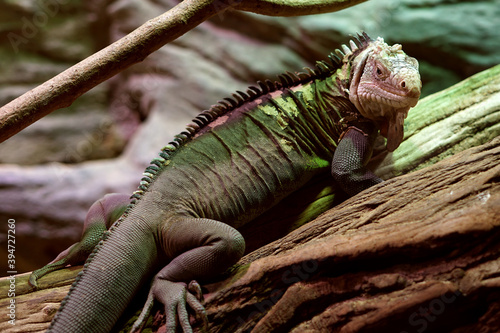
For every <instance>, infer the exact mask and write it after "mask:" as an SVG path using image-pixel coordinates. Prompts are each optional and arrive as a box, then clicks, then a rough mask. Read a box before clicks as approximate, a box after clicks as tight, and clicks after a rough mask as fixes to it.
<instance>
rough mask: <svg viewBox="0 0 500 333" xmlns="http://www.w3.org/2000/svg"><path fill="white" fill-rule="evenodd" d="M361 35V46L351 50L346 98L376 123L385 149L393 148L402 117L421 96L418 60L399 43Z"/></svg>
mask: <svg viewBox="0 0 500 333" xmlns="http://www.w3.org/2000/svg"><path fill="white" fill-rule="evenodd" d="M364 37H366V39H365V43H363V44H365V45H363V46H364V47H362V48H359V49H356V50H353V51H358V52H352V54H351V55H350V56H351V57H350V58H351V59H349V60H350V66H351V67H350V68H351V71H350V77H351V79H350V85H349V99H350V100H351V102H352V103H353V104H354V105H355V106H356V108H357V109H358V110H359V112H360V113H361V115H363V116H364V117H366V118H368V119H371V120H374V121H375V122H377V123H378V124H379V126H380V132H381V134H382V135H384V136H385V137H386V138H387V150H389V151H394V150H395V149H396V148H397V147H398V146H399V144H400V143H401V141H402V140H403V134H404V132H403V122H404V119H405V118H406V116H407V115H408V111H409V110H410V108H411V107H414V106H415V105H416V104H417V101H418V98H419V97H420V90H421V88H422V82H421V81H420V74H419V72H418V61H417V60H416V59H415V58H412V57H409V56H407V55H406V54H405V53H404V52H403V50H402V49H401V45H399V44H395V45H392V46H390V45H388V44H386V43H385V42H384V40H383V39H382V38H380V37H379V38H377V39H376V40H371V39H369V37H368V36H367V35H366V34H364ZM352 46H354V44H353V43H351V47H352Z"/></svg>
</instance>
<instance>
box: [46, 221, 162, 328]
mask: <svg viewBox="0 0 500 333" xmlns="http://www.w3.org/2000/svg"><path fill="white" fill-rule="evenodd" d="M122 219H123V221H121V220H122ZM117 223H120V224H121V225H120V228H115V227H112V228H111V229H110V230H109V231H108V232H107V233H105V236H104V237H103V240H101V242H100V243H99V245H97V246H96V248H95V250H94V252H93V253H92V254H91V255H90V256H89V258H88V260H87V262H86V263H85V265H84V269H83V271H82V272H81V273H80V275H79V276H78V278H77V280H76V281H75V283H74V284H73V286H72V287H71V289H70V292H69V293H68V296H66V298H65V300H64V301H63V302H62V303H61V307H60V309H59V311H58V312H57V314H56V316H55V317H54V319H53V320H52V323H51V325H50V327H49V329H48V331H47V332H58V333H59V332H60V333H63V332H64V333H65V332H75V333H76V332H109V331H110V330H111V329H112V328H113V326H114V324H115V323H116V321H117V320H118V319H119V317H120V316H121V314H122V313H123V312H124V310H125V308H126V307H127V305H128V304H129V303H130V302H131V300H132V298H133V297H134V295H135V294H136V293H137V291H138V289H139V288H141V286H142V285H143V284H144V283H147V281H148V279H149V278H151V274H152V273H154V269H155V267H156V262H155V261H156V260H157V251H156V243H155V241H154V239H153V233H152V232H151V229H150V228H149V227H148V223H147V222H146V221H144V220H143V219H142V218H141V217H139V216H137V217H135V218H133V217H132V216H127V217H122V218H121V219H120V220H118V221H117ZM115 225H116V224H115Z"/></svg>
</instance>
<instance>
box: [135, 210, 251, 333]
mask: <svg viewBox="0 0 500 333" xmlns="http://www.w3.org/2000/svg"><path fill="white" fill-rule="evenodd" d="M161 233H162V235H163V239H162V240H161V242H162V248H163V250H164V251H165V253H166V254H167V256H168V257H170V258H173V259H172V261H170V262H169V263H168V264H167V265H166V266H165V267H164V268H163V269H162V270H161V271H160V272H159V273H158V274H157V275H156V276H155V278H154V280H153V283H152V287H151V290H150V292H149V295H148V299H147V301H146V305H145V306H144V309H143V311H142V313H141V315H140V316H139V318H138V319H137V321H136V322H135V323H134V326H133V328H132V332H136V331H137V330H138V329H140V328H141V326H142V325H143V324H144V322H145V320H146V319H147V315H148V313H149V311H150V310H151V308H152V305H153V301H154V300H155V299H156V300H158V301H160V302H161V303H162V304H163V305H164V308H165V315H166V332H167V333H175V332H176V328H177V323H179V325H180V326H181V327H182V329H183V331H184V333H188V332H192V328H191V325H190V323H189V315H188V309H187V308H188V307H189V308H191V309H192V310H194V311H195V313H196V314H197V316H198V317H199V318H201V319H203V320H204V321H205V322H207V318H206V313H205V308H204V307H203V305H202V304H201V302H200V300H201V289H200V287H199V285H198V284H197V282H195V281H194V280H196V279H199V278H210V277H214V276H217V275H219V274H220V273H223V272H224V271H225V270H226V269H228V268H229V267H231V266H232V265H234V264H235V263H236V262H237V261H238V260H239V259H240V258H241V256H243V253H244V251H245V241H244V239H243V236H242V235H241V234H240V233H239V232H238V231H237V230H236V229H234V228H232V227H231V226H229V225H227V224H225V223H222V222H219V221H215V220H210V219H204V218H193V217H189V216H176V217H174V218H172V221H171V222H170V223H168V224H167V227H164V228H163V229H162V230H161ZM184 281H191V283H190V284H189V285H186V283H185V282H184ZM193 294H197V296H195V295H193Z"/></svg>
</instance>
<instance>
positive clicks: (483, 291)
mask: <svg viewBox="0 0 500 333" xmlns="http://www.w3.org/2000/svg"><path fill="white" fill-rule="evenodd" d="M499 70H500V67H499V66H497V67H495V68H492V69H490V70H488V71H485V72H483V73H480V74H478V75H476V76H473V77H471V78H469V79H467V80H465V81H463V82H462V83H460V84H458V85H456V86H454V87H452V88H450V89H447V90H445V91H443V92H442V93H439V94H436V95H433V96H429V97H427V98H426V99H424V100H422V101H421V102H420V103H419V105H418V106H417V107H416V108H415V109H414V110H412V111H411V112H410V115H411V114H412V113H414V114H415V116H413V117H414V118H408V119H410V120H412V121H414V122H415V124H413V125H412V124H408V126H409V127H410V128H409V129H408V132H407V133H409V134H408V135H407V136H406V137H405V141H404V142H403V143H402V145H401V147H403V148H404V145H405V144H408V145H409V146H408V147H412V146H413V147H414V148H413V152H412V153H413V154H410V156H402V157H401V158H404V161H403V162H401V163H400V162H399V160H398V159H394V160H393V161H394V162H393V164H392V167H391V164H390V163H389V162H387V161H388V160H389V161H390V160H392V158H394V156H392V158H391V157H390V156H386V160H385V162H384V163H387V164H385V165H384V164H383V163H382V166H383V168H385V170H392V171H391V172H389V173H388V177H389V178H390V177H391V175H394V174H396V173H397V172H401V170H405V172H409V171H411V170H412V168H413V170H414V169H418V167H419V166H420V165H422V164H430V165H428V166H427V167H426V168H424V169H420V170H418V171H414V172H411V173H409V174H406V175H402V176H399V177H396V178H392V179H390V180H388V181H386V182H384V183H382V184H379V185H377V186H374V187H372V188H370V189H368V190H366V191H364V192H362V193H360V194H359V195H357V196H355V197H353V198H350V199H348V200H347V201H345V202H343V203H341V204H339V205H338V206H336V207H334V208H333V209H331V210H329V211H328V212H326V213H325V214H323V215H321V216H320V217H318V218H317V219H315V220H314V221H312V222H310V223H308V224H305V225H303V226H302V227H300V228H299V229H297V230H295V231H292V232H291V233H289V234H288V235H286V236H284V237H282V238H280V239H278V240H276V241H274V242H272V243H270V244H267V245H262V244H259V242H255V241H254V240H255V239H257V238H263V237H261V236H262V234H263V233H264V232H265V233H266V234H272V233H275V234H276V235H279V233H280V232H283V231H282V230H283V229H284V230H287V228H288V227H290V228H291V229H293V228H295V227H297V226H298V225H300V224H302V223H303V222H304V221H305V220H307V219H308V218H311V216H313V215H314V214H316V215H317V213H318V210H315V209H312V210H311V212H308V210H309V209H310V208H311V202H307V204H303V206H302V207H299V208H298V210H297V211H296V212H293V211H292V212H289V211H288V210H287V209H286V206H278V208H279V209H281V210H275V211H274V213H272V214H271V215H269V216H267V220H266V219H265V218H264V219H263V220H261V222H262V221H264V222H266V221H267V222H273V221H274V222H275V223H278V225H273V224H266V223H267V222H266V223H260V224H259V223H256V224H254V226H255V228H254V230H251V229H249V230H246V232H247V235H252V234H253V235H255V236H254V237H251V236H247V240H248V242H249V243H250V244H253V247H254V248H256V250H255V251H253V252H251V253H249V254H247V255H246V256H245V257H244V258H242V259H241V260H240V262H239V263H238V265H237V266H235V268H234V269H233V271H232V272H230V273H229V275H226V277H225V278H223V279H221V280H219V281H218V282H213V281H212V282H211V283H205V284H204V288H205V290H206V308H207V312H208V314H209V319H210V328H209V331H210V332H250V331H251V332H381V331H383V332H408V333H409V332H422V331H424V330H425V331H426V332H454V333H459V332H472V331H474V332H476V331H477V332H479V331H481V332H497V331H498V330H500V316H499V315H498V313H499V312H498V310H500V302H499V301H498V299H500V298H499V296H500V279H499V278H498V275H499V272H500V261H499V260H498V257H499V254H500V245H498V239H499V237H500V185H499V181H500V163H499V162H500V138H499V137H498V136H499V134H500V133H499V131H500V129H499V128H498V116H499V110H500V78H499V77H500V75H499ZM439 110H442V112H443V113H444V114H446V116H442V115H440V114H438V113H437V112H438V111H439ZM449 110H456V111H455V112H453V113H451V114H448V112H449ZM426 112H427V115H428V116H427V117H425V116H422V115H425V114H426ZM462 112H463V113H462ZM457 113H462V115H461V116H459V117H457V116H456V115H457ZM479 115H480V116H479ZM467 116H468V117H467ZM495 119H496V120H495ZM439 124H440V125H439ZM487 124H489V125H487ZM412 126H414V127H413V128H414V129H415V131H414V132H412V131H411V130H410V129H411V128H412ZM436 126H437V127H436ZM436 128H440V131H445V130H446V131H449V133H451V134H453V135H459V134H460V135H462V139H458V138H457V137H455V136H453V137H451V138H448V140H445V139H446V138H447V136H446V135H445V136H444V137H442V134H441V133H438V132H435V135H437V136H438V137H439V136H441V137H442V139H441V140H444V141H443V144H442V146H440V145H439V143H438V142H437V141H436V140H435V139H434V137H433V136H432V135H430V133H434V132H433V130H435V129H436ZM464 128H465V129H467V128H476V129H477V131H478V134H476V135H474V136H472V138H469V136H470V134H471V133H469V132H468V131H465V132H464V131H463V129H464ZM417 129H418V130H417ZM427 129H432V130H431V131H429V132H428V131H427ZM491 138H493V140H491V141H490V142H488V143H485V144H483V145H481V146H478V147H475V148H471V149H468V150H465V151H463V152H460V153H457V154H455V155H454V156H452V157H449V158H446V159H444V160H442V161H440V162H438V163H436V164H432V163H435V162H436V161H437V160H439V159H443V158H445V157H446V155H447V154H450V151H451V152H453V153H455V152H456V151H459V150H461V149H463V148H464V145H468V144H470V145H474V144H478V143H481V141H482V140H490V139H491ZM425 139H427V141H425ZM415 142H419V143H420V144H421V145H422V147H420V146H415ZM401 147H400V149H401ZM439 147H441V148H440V149H439ZM417 148H420V149H417ZM404 149H406V148H404ZM398 150H399V149H398ZM398 150H397V151H398ZM410 150H411V149H410V148H408V151H410ZM412 156H413V158H414V159H413V160H412ZM398 163H399V164H398ZM401 166H405V167H403V168H401ZM394 170H396V171H394ZM317 183H319V184H320V185H321V186H317V187H316V190H315V191H312V192H309V193H316V196H313V200H314V199H318V200H319V201H321V202H320V203H319V204H318V207H319V210H320V211H321V210H325V207H327V206H328V205H329V204H330V203H331V202H333V201H334V199H332V198H334V197H335V195H336V194H335V189H334V188H333V187H329V186H325V185H324V182H323V183H322V182H321V181H319V182H317ZM312 188H315V187H314V186H313V187H312ZM328 188H330V190H328ZM318 189H319V190H320V191H319V192H318V191H317V190H318ZM325 189H327V190H326V192H325ZM303 199H304V195H302V196H299V197H298V201H296V202H299V201H300V200H302V201H304V200H303ZM296 200H297V198H296ZM318 200H317V201H315V203H317V202H318ZM289 204H290V203H289ZM304 212H305V213H304ZM273 214H274V215H273ZM280 214H281V215H283V216H284V218H283V220H288V219H289V220H290V221H292V225H291V226H286V227H285V228H282V225H281V224H282V222H283V220H281V219H280V220H276V219H275V217H276V216H281V215H280ZM295 214H299V215H300V214H301V217H300V218H298V219H297V218H288V217H287V215H290V216H292V217H293V216H296V215H295ZM311 214H312V215H311ZM276 221H278V222H276ZM297 221H299V222H300V223H299V222H297ZM287 223H288V222H287ZM259 228H260V229H259ZM277 230H278V231H277ZM288 230H289V229H288ZM252 242H253V243H252ZM79 270H80V268H79V267H75V268H69V269H64V270H61V271H58V272H54V273H52V274H49V275H47V276H46V277H44V278H42V279H41V280H40V286H41V290H40V291H37V292H32V291H31V290H30V289H29V287H28V285H27V278H28V274H24V275H21V276H17V277H16V278H15V279H16V281H15V283H14V288H15V293H16V298H15V304H16V325H14V326H12V325H11V324H9V323H8V320H9V318H8V316H7V314H8V311H9V310H8V308H7V306H9V304H10V302H11V298H9V297H7V295H8V292H9V289H12V285H11V281H9V278H2V279H1V280H0V295H1V296H0V297H2V298H1V299H0V330H2V331H6V332H42V331H44V330H45V329H46V328H47V326H48V323H49V321H50V320H51V319H52V317H53V315H54V314H55V311H56V309H57V308H58V306H59V302H60V301H61V300H62V298H63V297H64V296H65V295H66V293H67V292H68V290H69V284H70V283H71V281H72V279H73V278H74V276H75V275H76V273H77V272H78V271H79ZM134 304H135V305H136V306H137V307H140V306H141V301H138V302H134ZM131 310H135V309H133V306H131ZM136 315H137V314H136ZM162 316H163V314H162V312H161V310H159V311H158V312H157V313H156V315H155V316H154V318H153V319H152V320H151V322H150V325H151V326H152V327H153V331H161V329H162V328H161V325H162V323H163V318H162ZM126 317H127V318H131V319H130V321H129V322H128V323H125V324H123V325H124V327H130V326H129V325H131V322H132V321H133V320H134V318H133V317H134V314H133V312H132V313H131V314H127V315H126Z"/></svg>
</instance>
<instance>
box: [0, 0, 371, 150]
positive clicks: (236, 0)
mask: <svg viewBox="0 0 500 333" xmlns="http://www.w3.org/2000/svg"><path fill="white" fill-rule="evenodd" d="M364 1H366V0H328V1H307V2H303V1H298V0H286V1H285V0H244V1H241V0H185V1H182V2H181V3H179V4H178V5H177V6H175V7H174V8H172V9H171V10H169V11H167V12H166V13H164V14H162V15H160V16H158V17H156V18H154V19H152V20H150V21H148V22H146V23H144V24H143V25H142V26H140V27H139V28H137V29H136V30H134V31H132V32H131V33H130V34H128V35H127V36H125V37H123V38H122V39H120V40H118V41H116V42H114V43H113V44H111V45H109V46H108V47H106V48H104V49H102V50H101V51H99V52H97V53H95V54H93V55H92V56H90V57H88V58H86V59H85V60H83V61H81V62H79V63H78V64H76V65H74V66H72V67H71V68H69V69H67V70H65V71H64V72H62V73H61V74H59V75H57V76H55V77H54V78H52V79H50V80H48V81H46V82H45V83H43V84H41V85H39V86H38V87H36V88H34V89H32V90H30V91H28V92H27V93H25V94H24V95H22V96H20V97H18V98H16V99H14V100H13V101H11V102H10V103H8V104H7V105H5V106H3V107H2V108H0V120H1V121H0V142H3V141H5V140H7V139H8V138H10V137H11V136H12V135H14V134H16V133H18V132H19V131H21V130H22V129H24V128H26V127H27V126H29V125H31V124H32V123H34V122H35V121H37V120H39V119H40V118H42V117H44V116H46V115H48V114H49V113H51V112H52V111H55V110H57V109H60V108H64V107H67V106H70V105H71V104H72V103H73V102H74V101H75V100H76V99H77V98H78V97H79V96H81V95H82V94H84V93H85V92H87V91H89V90H90V89H92V88H93V87H95V86H97V85H98V84H99V83H101V82H104V81H106V80H107V79H109V78H110V77H112V76H114V75H116V74H118V73H119V72H121V71H123V70H125V69H126V68H128V67H130V66H131V65H133V64H135V63H138V62H141V61H143V60H144V59H145V58H146V57H147V56H148V55H150V54H151V53H153V52H154V51H156V50H158V49H159V48H160V47H162V46H164V45H165V44H167V43H169V42H171V41H173V40H175V39H176V38H178V37H180V36H182V35H183V34H185V33H186V32H188V31H190V30H191V29H193V28H194V27H196V26H197V25H199V24H200V23H202V22H204V21H206V20H207V19H209V18H210V17H212V16H214V15H217V14H220V13H222V12H223V11H225V10H227V9H229V8H232V7H234V8H236V9H240V10H244V11H252V12H254V13H260V14H263V15H274V16H293V15H296V16H298V15H308V14H317V13H327V12H333V11H337V10H340V9H344V8H346V7H350V6H354V5H356V4H358V3H361V2H364Z"/></svg>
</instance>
